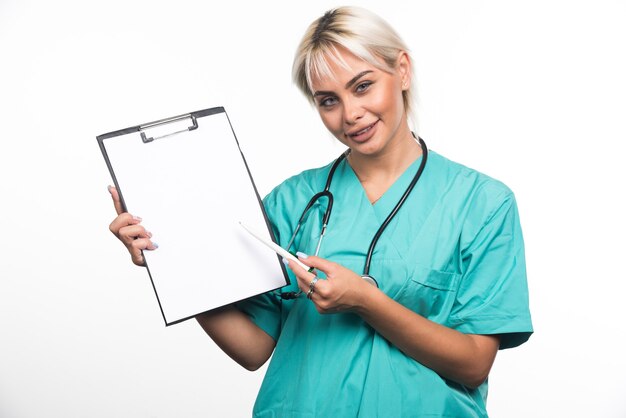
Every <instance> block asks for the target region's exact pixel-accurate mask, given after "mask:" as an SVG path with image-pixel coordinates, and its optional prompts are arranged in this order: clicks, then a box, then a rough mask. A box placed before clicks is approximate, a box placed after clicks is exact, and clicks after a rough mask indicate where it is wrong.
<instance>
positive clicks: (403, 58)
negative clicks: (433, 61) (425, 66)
mask: <svg viewBox="0 0 626 418" xmlns="http://www.w3.org/2000/svg"><path fill="white" fill-rule="evenodd" d="M396 68H397V70H398V75H399V76H400V83H401V84H400V85H401V86H402V90H403V91H406V90H408V89H409V87H411V59H410V58H409V54H408V53H407V52H406V51H400V53H399V54H398V60H397V64H396Z"/></svg>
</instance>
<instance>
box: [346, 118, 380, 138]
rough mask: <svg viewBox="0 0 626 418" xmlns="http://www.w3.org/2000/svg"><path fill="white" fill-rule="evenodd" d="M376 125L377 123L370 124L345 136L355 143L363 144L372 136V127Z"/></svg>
mask: <svg viewBox="0 0 626 418" xmlns="http://www.w3.org/2000/svg"><path fill="white" fill-rule="evenodd" d="M376 124H378V121H376V122H374V123H372V124H371V125H368V126H366V127H365V128H363V129H360V130H358V131H356V132H354V133H348V134H347V136H348V137H349V138H350V139H351V140H353V141H356V142H365V141H367V140H368V139H370V138H371V136H372V135H373V134H374V129H373V128H374V127H375V126H376Z"/></svg>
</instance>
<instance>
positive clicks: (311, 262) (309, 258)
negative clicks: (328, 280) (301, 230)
mask: <svg viewBox="0 0 626 418" xmlns="http://www.w3.org/2000/svg"><path fill="white" fill-rule="evenodd" d="M296 255H297V256H298V260H300V261H302V262H303V263H304V264H306V265H307V266H309V267H313V268H315V269H318V270H320V271H323V272H324V273H325V274H327V275H328V272H329V271H330V270H332V269H333V268H334V267H335V266H336V265H337V263H333V262H332V261H328V260H325V259H323V258H320V257H316V256H314V255H306V254H304V253H301V252H298V253H297V254H296Z"/></svg>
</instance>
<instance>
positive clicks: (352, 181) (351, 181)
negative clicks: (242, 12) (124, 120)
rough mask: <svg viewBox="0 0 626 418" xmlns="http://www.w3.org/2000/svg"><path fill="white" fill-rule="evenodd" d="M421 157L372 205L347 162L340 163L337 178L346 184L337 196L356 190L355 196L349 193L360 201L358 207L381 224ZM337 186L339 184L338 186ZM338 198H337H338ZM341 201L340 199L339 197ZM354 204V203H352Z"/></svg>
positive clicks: (404, 189) (398, 198)
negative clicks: (367, 209) (373, 215)
mask: <svg viewBox="0 0 626 418" xmlns="http://www.w3.org/2000/svg"><path fill="white" fill-rule="evenodd" d="M422 158H423V156H422V155H420V156H419V157H417V158H416V159H415V161H413V162H412V163H411V164H410V165H409V166H408V167H407V168H406V170H404V172H403V173H402V174H401V175H400V177H398V178H397V179H396V180H395V181H394V182H393V184H392V185H391V186H389V188H388V189H387V190H386V191H385V193H383V195H382V196H381V197H380V198H379V199H378V200H377V201H375V202H374V203H371V202H370V200H369V198H368V197H367V193H366V192H365V188H363V185H362V184H361V181H360V180H359V178H358V177H357V175H356V173H355V172H354V170H353V169H352V166H351V165H350V164H349V163H348V161H347V160H344V161H342V163H341V165H340V167H338V168H339V169H340V170H341V171H343V173H340V174H344V175H340V176H338V177H341V178H342V179H345V181H346V184H345V185H341V186H342V187H341V188H338V191H337V194H338V195H339V196H342V195H345V194H346V193H345V191H346V190H356V194H352V193H350V194H351V195H352V196H353V197H355V198H357V199H356V200H358V201H361V202H362V204H361V205H359V206H360V207H368V206H369V208H370V209H371V210H372V211H373V212H374V214H375V215H376V218H378V219H379V222H383V221H384V220H385V219H386V218H387V216H388V215H389V213H391V211H392V210H393V208H394V207H395V206H396V204H397V203H398V201H399V200H400V198H401V197H402V194H403V193H404V192H405V191H406V189H407V188H408V187H409V184H410V183H411V180H413V177H414V176H415V173H416V172H417V170H418V168H419V164H420V162H421V161H422ZM338 185H339V184H338ZM339 196H338V197H339ZM339 198H340V199H341V197H339ZM354 203H356V202H354Z"/></svg>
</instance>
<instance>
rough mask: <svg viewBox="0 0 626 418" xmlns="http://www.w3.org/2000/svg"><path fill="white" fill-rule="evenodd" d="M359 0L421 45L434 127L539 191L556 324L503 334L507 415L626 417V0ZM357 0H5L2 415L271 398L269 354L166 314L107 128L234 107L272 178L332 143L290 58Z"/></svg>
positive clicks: (501, 379) (165, 409)
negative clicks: (315, 23) (265, 358)
mask: <svg viewBox="0 0 626 418" xmlns="http://www.w3.org/2000/svg"><path fill="white" fill-rule="evenodd" d="M354 3H355V4H360V5H363V6H366V7H368V8H370V9H371V10H373V11H375V12H377V13H379V14H380V15H382V16H383V17H384V18H385V19H387V20H388V21H389V22H391V23H392V24H393V25H394V26H395V27H396V28H397V29H398V31H399V33H400V34H401V36H403V37H404V39H405V40H406V42H407V43H408V44H409V46H410V47H411V49H412V53H413V55H414V59H415V62H414V64H415V69H416V77H417V80H416V82H417V90H418V95H419V107H418V121H419V126H418V127H417V131H418V133H419V134H420V135H421V136H423V137H424V138H425V139H426V141H427V143H428V145H429V147H430V148H431V149H433V150H436V151H438V152H440V153H442V154H444V155H445V156H447V157H449V158H451V159H453V160H456V161H459V162H461V163H463V164H465V165H468V166H470V167H473V168H476V169H478V170H480V171H483V172H485V173H487V174H489V175H491V176H493V177H496V178H498V179H500V180H502V181H504V182H505V183H506V184H508V185H509V186H510V187H511V188H512V189H513V190H514V192H515V193H516V196H517V199H518V204H519V208H520V213H521V217H522V227H523V229H524V233H525V240H526V247H527V262H528V280H529V287H530V295H531V309H532V314H533V319H534V325H535V331H536V332H535V335H533V337H532V338H531V339H530V341H529V342H528V343H527V344H526V345H524V346H522V347H520V348H518V349H514V350H508V351H503V352H501V353H500V354H499V356H498V359H497V360H496V364H495V366H494V369H493V372H492V375H491V380H490V381H491V387H490V394H489V411H490V414H491V416H493V417H506V418H508V417H530V416H532V417H556V416H567V417H590V416H593V417H624V416H626V400H625V399H624V391H625V390H626V360H625V359H624V355H623V353H624V343H623V341H624V336H625V335H624V334H625V333H626V332H625V330H624V329H625V327H624V313H623V312H624V309H623V307H624V306H623V305H624V303H623V300H624V290H625V289H626V285H625V283H626V277H625V275H624V272H623V267H620V266H621V264H620V263H621V262H622V261H623V258H624V249H625V245H624V234H625V232H626V227H625V222H624V213H626V207H625V205H624V203H623V197H624V178H625V177H626V176H625V175H624V169H623V168H622V167H623V164H622V158H623V156H622V153H623V151H624V147H623V143H624V140H625V139H626V128H625V124H624V123H625V119H626V118H625V117H626V82H625V77H624V74H626V64H625V62H624V59H625V53H624V45H625V40H626V25H624V21H625V20H626V5H625V3H624V2H621V1H608V0H607V1H593V2H592V1H587V2H576V1H562V2H557V1H526V2H500V1H495V0H493V1H472V2H465V1H445V2H435V1H428V2H427V1H417V2H400V1H394V0H387V1H355V2H354ZM288 4H291V5H288ZM336 5H338V4H336V3H331V2H329V1H317V2H303V3H300V2H291V3H287V2H285V3H284V4H283V3H279V2H276V1H264V2H252V1H247V2H242V1H230V2H226V1H223V2H215V4H213V3H211V2H208V1H192V0H183V1H178V2H176V3H174V2H171V3H166V2H160V1H147V0H144V1H135V2H133V1H127V0H125V1H121V0H109V1H106V2H104V1H101V2H97V3H96V2H93V4H92V3H91V2H86V1H77V0H58V1H51V2H49V1H43V0H40V1H35V0H19V1H18V0H1V1H0V179H1V180H0V198H1V204H0V237H1V239H0V416H1V417H3V418H4V417H7V418H22V417H28V418H30V417H174V416H176V417H211V416H219V417H245V416H249V414H250V410H251V408H252V405H253V402H254V399H255V396H256V392H257V390H258V387H259V385H260V382H261V379H262V376H263V373H264V370H265V368H263V369H262V370H261V371H259V372H256V373H250V372H247V371H244V370H243V369H242V368H240V367H239V366H237V365H236V364H235V363H234V362H233V361H232V360H230V359H229V358H228V357H226V356H225V355H224V354H223V353H222V352H221V351H220V350H219V349H217V348H216V346H215V345H214V344H213V343H212V341H211V340H210V339H209V338H208V337H206V336H205V335H204V334H203V332H202V330H201V329H200V327H198V326H197V325H196V324H195V322H193V321H188V322H185V323H182V324H178V325H175V326H172V327H167V328H166V327H165V326H164V323H163V320H162V318H161V315H160V312H159V309H158V305H157V301H156V298H155V296H154V293H153V291H152V288H151V286H150V283H149V280H148V277H147V274H146V272H145V271H144V270H143V269H141V268H138V267H135V266H133V265H132V264H131V263H130V259H129V257H128V256H127V254H126V252H125V249H124V248H123V246H122V245H121V244H119V243H118V242H117V241H116V239H115V238H114V237H113V236H112V235H111V234H110V232H109V231H108V224H109V222H110V221H111V220H112V219H113V217H114V210H113V206H112V205H111V202H110V197H109V194H108V193H107V191H106V186H107V185H108V184H109V183H110V177H109V173H108V171H107V170H106V166H105V164H104V160H103V158H102V155H101V154H100V150H99V149H98V146H97V142H96V139H95V137H96V135H99V134H102V133H105V132H109V131H112V130H116V129H120V128H124V127H128V126H132V125H136V124H139V123H144V122H148V121H152V120H155V119H160V118H162V117H167V116H172V115H176V114H180V113H186V112H188V111H192V110H199V109H203V108H207V107H212V106H225V107H226V109H227V111H228V112H229V116H230V118H231V121H232V122H233V125H234V127H235V131H236V133H237V135H238V137H239V140H240V141H241V143H242V147H243V149H244V152H245V153H246V156H247V158H248V160H249V162H250V165H251V169H252V172H253V174H254V176H255V179H256V181H257V186H258V188H259V191H260V192H261V194H265V193H267V192H269V191H270V190H271V188H272V187H273V186H274V185H276V184H277V183H278V182H280V181H281V180H282V179H284V178H286V177H287V176H289V175H292V174H295V173H297V172H299V171H300V170H302V169H304V168H308V167H312V166H318V165H321V164H325V163H326V162H328V161H330V160H331V159H332V158H334V157H335V155H336V154H337V150H339V149H341V148H340V147H339V146H337V144H335V143H334V140H333V139H332V138H331V137H330V136H329V134H327V133H326V132H325V131H324V128H323V126H322V125H321V123H320V122H319V119H318V117H317V115H316V113H315V111H314V110H313V109H312V108H310V107H309V105H308V104H307V102H306V101H305V100H304V98H302V97H301V96H300V94H299V92H298V91H297V90H296V87H295V86H293V85H292V83H291V81H290V68H291V59H292V55H293V52H294V49H295V47H296V44H297V42H298V41H299V39H300V37H301V35H302V34H303V32H304V29H305V27H306V26H307V25H308V24H309V23H310V22H311V21H312V20H313V19H315V18H317V17H318V16H319V15H321V14H322V13H323V12H324V11H325V10H326V9H327V8H329V7H332V6H336ZM163 193H164V194H165V195H167V190H164V191H163ZM620 198H621V199H620ZM182 216H184V214H182ZM154 232H155V233H156V232H157V231H154ZM155 239H156V237H155ZM207 239H208V237H207ZM233 274H236V268H235V267H234V271H233ZM285 384H289V382H285ZM416 390H418V389H416Z"/></svg>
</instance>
